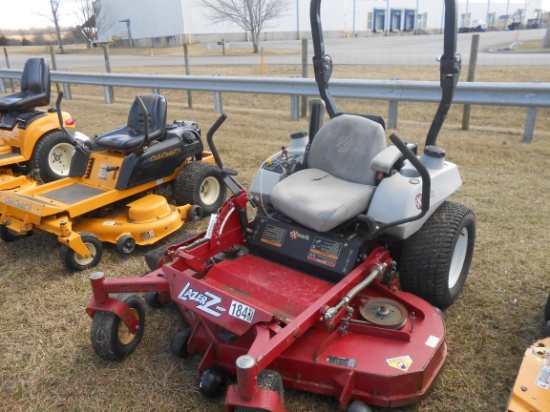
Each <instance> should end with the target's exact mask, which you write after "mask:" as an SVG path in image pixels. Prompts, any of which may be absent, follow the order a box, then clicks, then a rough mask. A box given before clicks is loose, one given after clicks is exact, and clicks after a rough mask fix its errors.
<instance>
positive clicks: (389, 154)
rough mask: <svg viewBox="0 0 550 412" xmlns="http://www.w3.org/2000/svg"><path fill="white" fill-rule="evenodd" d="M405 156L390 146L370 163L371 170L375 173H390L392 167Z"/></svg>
mask: <svg viewBox="0 0 550 412" xmlns="http://www.w3.org/2000/svg"><path fill="white" fill-rule="evenodd" d="M402 156H403V154H402V153H401V152H400V151H399V149H398V148H397V147H395V146H388V147H386V148H385V149H384V150H382V151H381V152H379V153H378V154H377V155H376V156H374V159H372V161H371V162H370V168H371V169H372V170H374V171H375V172H382V173H389V172H390V170H391V168H392V166H393V165H394V164H395V162H397V161H398V160H399V159H400V158H401V157H402Z"/></svg>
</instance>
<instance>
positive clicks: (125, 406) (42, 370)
mask: <svg viewBox="0 0 550 412" xmlns="http://www.w3.org/2000/svg"><path fill="white" fill-rule="evenodd" d="M220 69H223V68H216V69H215V70H220ZM194 70H195V71H196V72H201V71H203V72H205V73H207V72H208V71H209V70H212V69H207V68H194ZM223 70H226V69H223ZM238 70H239V74H240V75H245V74H246V73H255V71H256V70H257V68H256V67H252V66H251V67H241V68H238ZM268 70H269V71H273V74H271V73H269V74H268V75H274V74H279V75H288V73H290V72H292V70H293V68H291V67H286V68H273V67H268ZM283 70H286V72H282V71H283ZM345 70H346V69H345V68H338V67H337V68H336V70H335V73H334V77H335V78H339V77H369V76H370V78H384V79H385V78H390V77H392V76H394V75H398V74H395V73H394V69H392V68H387V67H384V68H351V69H349V70H350V71H349V72H345ZM407 71H408V72H414V73H415V75H413V76H414V77H417V78H418V79H422V80H433V79H437V69H433V70H432V71H430V70H426V69H425V68H420V69H418V70H413V69H411V68H407ZM197 74H198V73H197ZM222 74H230V73H222ZM233 74H234V73H233ZM256 74H257V73H256ZM536 76H539V77H541V76H542V77H543V78H542V79H541V80H542V81H545V82H548V81H549V80H550V79H549V78H548V77H549V76H550V75H549V74H548V71H547V70H545V68H540V67H539V68H536V67H534V68H517V69H516V68H506V69H501V68H483V69H479V70H478V74H477V76H476V78H477V79H478V80H479V81H482V80H484V79H487V80H489V79H491V80H492V81H502V80H498V79H506V78H508V79H514V81H532V80H533V79H535V78H537V77H536ZM544 76H546V78H544ZM163 92H165V93H164V94H165V95H166V96H167V100H168V102H169V115H168V119H169V121H171V120H172V119H189V120H195V121H197V122H199V124H200V125H201V126H202V128H203V133H205V132H206V130H207V129H208V127H209V126H210V125H211V124H212V123H213V122H214V121H215V119H216V118H217V115H215V114H214V113H213V110H212V107H213V106H212V97H211V95H209V94H208V93H202V94H201V93H193V99H194V108H193V109H192V110H190V109H188V108H187V106H186V95H185V93H181V92H172V91H163ZM137 93H143V91H138V90H133V89H122V88H120V89H117V90H116V91H115V94H116V101H115V103H114V104H112V105H105V104H103V100H102V98H103V92H102V90H101V88H92V87H74V88H73V98H74V99H73V100H71V101H65V102H64V106H63V107H64V109H65V110H67V111H70V112H71V114H72V115H73V117H74V118H75V119H76V122H77V126H78V129H79V130H81V131H83V132H85V133H87V134H89V135H94V134H98V133H102V132H105V131H108V130H111V129H113V128H114V127H115V126H117V125H120V124H123V123H125V121H126V118H127V113H128V109H129V105H130V103H131V101H132V99H133V96H135V94H137ZM289 104H290V102H289V99H288V97H278V96H270V97H266V96H261V95H251V94H247V95H244V94H227V95H224V109H225V112H226V113H227V114H228V116H229V118H228V120H227V121H226V123H225V124H224V125H223V126H222V128H221V129H220V131H219V132H218V135H217V136H216V140H217V142H218V145H219V150H220V153H221V155H222V157H223V159H224V163H225V164H226V166H227V167H232V168H235V169H238V170H239V179H240V180H241V182H242V183H243V184H245V185H247V186H248V185H249V184H250V183H251V181H252V178H253V176H254V173H255V170H256V169H257V168H258V167H259V165H260V163H261V161H262V160H263V159H265V158H266V157H267V156H268V155H270V154H271V153H273V152H275V151H277V150H278V149H279V148H280V146H281V145H283V144H288V142H289V134H290V133H291V132H293V131H296V130H307V121H306V120H300V121H299V122H297V123H292V122H290V119H289V118H290V113H289ZM337 104H338V106H339V108H340V110H342V111H350V112H360V113H373V114H382V115H384V116H386V113H387V110H388V109H387V103H386V102H376V101H367V102H361V101H355V100H337ZM434 113H435V105H430V104H426V105H419V104H414V103H407V104H401V105H400V106H399V125H398V130H397V131H395V132H396V133H397V134H399V135H400V136H401V138H403V139H406V140H409V141H416V142H419V143H421V144H422V143H423V141H424V138H425V135H426V133H427V130H428V128H429V122H430V121H431V118H432V116H433V114H434ZM461 114H462V107H461V106H458V105H457V106H453V108H452V109H451V111H450V113H449V116H448V119H447V121H446V124H445V126H444V128H443V130H442V132H441V135H440V138H439V140H438V144H439V145H440V146H442V147H444V148H445V149H446V151H447V159H448V160H449V161H452V162H454V163H457V164H458V165H459V168H460V172H461V175H462V178H463V180H464V186H463V188H462V190H461V191H460V192H458V193H457V194H456V195H454V196H453V199H452V200H454V201H456V202H460V203H463V204H465V205H467V206H469V207H470V208H472V209H473V210H474V212H475V213H476V216H477V240H476V250H475V254H474V260H473V264H472V268H471V271H470V275H469V278H468V280H467V282H466V286H465V288H464V291H463V293H462V295H461V296H460V298H459V299H458V301H457V302H456V303H455V304H454V305H453V306H452V307H451V308H449V309H447V310H446V311H445V322H446V328H447V342H448V345H449V355H448V358H447V362H446V364H445V366H444V368H443V370H442V372H441V375H440V377H439V378H438V379H437V382H436V385H435V387H434V388H433V390H431V391H430V393H429V394H428V396H427V397H426V398H425V399H424V400H423V401H422V402H420V403H419V404H417V405H414V406H411V407H408V408H399V409H398V410H400V411H406V412H412V411H415V412H416V411H422V412H436V411H437V412H446V411H449V412H451V411H453V412H455V411H462V412H472V411H494V410H503V409H504V408H505V405H506V402H507V399H508V396H509V393H510V390H511V387H512V385H513V382H514V378H515V374H516V372H517V369H518V367H519V364H520V362H521V360H522V357H523V352H524V350H525V349H526V348H527V346H528V345H529V344H530V343H532V342H533V341H534V340H536V339H537V338H538V337H539V336H540V334H541V329H542V308H543V305H544V303H545V301H546V297H547V296H548V292H549V290H550V279H549V277H548V269H547V254H548V244H549V243H550V231H548V227H547V225H548V224H549V223H550V221H549V219H548V204H550V189H549V185H548V181H549V180H550V168H549V167H548V157H549V156H550V120H549V119H550V110H548V109H544V110H539V114H538V120H537V127H536V131H535V137H534V140H533V143H532V144H529V145H526V144H522V143H521V139H522V133H523V127H524V123H525V116H526V109H518V108H495V107H481V106H474V107H473V108H472V119H471V122H470V125H471V128H470V130H468V131H463V130H461V129H460V119H461ZM392 132H394V131H392ZM205 225H206V221H204V220H203V221H201V222H198V223H186V224H185V225H184V227H183V230H182V231H183V232H185V231H187V232H191V233H193V232H197V231H200V230H203V229H204V228H205ZM180 234H181V233H180ZM180 234H174V235H173V236H172V237H171V239H173V238H175V237H177V236H178V235H180ZM58 246H59V245H58V243H57V241H56V239H55V238H53V237H51V236H49V235H47V234H44V233H40V232H38V233H34V235H33V236H30V237H28V238H25V239H22V240H21V241H18V242H13V243H0V256H2V259H1V260H0V334H1V339H0V399H1V400H2V401H1V403H0V410H4V411H28V410H33V411H96V410H113V411H114V410H116V411H145V410H147V411H169V410H181V411H219V410H222V405H223V398H219V399H214V400H205V399H204V398H202V397H201V396H200V394H199V393H198V389H197V382H198V375H197V366H198V362H199V360H200V359H199V357H194V358H191V359H188V360H179V359H175V358H174V357H173V356H172V355H171V354H170V351H169V343H170V339H171V338H172V337H173V336H174V335H175V333H176V332H177V331H178V330H179V329H180V328H181V326H182V324H181V318H180V316H179V314H178V312H177V311H175V310H171V309H168V310H149V311H148V313H147V324H146V329H145V335H144V338H143V341H142V342H141V344H140V346H139V347H138V348H137V349H136V351H135V353H134V354H132V356H130V357H129V358H128V359H126V360H125V361H124V362H122V363H116V364H113V363H108V362H105V361H103V360H101V359H99V358H98V357H97V356H96V355H95V354H94V352H93V351H92V349H91V345H90V341H89V333H90V332H89V331H90V325H91V319H90V318H89V317H88V316H87V315H86V313H85V307H86V305H87V303H88V302H89V299H90V298H91V289H90V285H89V276H90V274H91V273H93V272H95V271H104V272H105V273H106V276H108V277H128V276H141V275H143V274H145V273H146V272H147V269H146V266H145V262H144V259H143V254H144V253H145V252H146V251H147V250H149V249H148V248H138V249H137V250H136V251H135V252H134V253H133V254H132V255H131V256H129V257H122V256H120V255H119V254H118V253H117V251H116V249H115V247H114V246H112V245H106V247H105V253H104V257H103V259H102V261H101V262H100V264H99V265H98V267H96V268H94V269H91V270H87V271H84V272H81V273H75V274H72V273H69V272H68V271H67V270H65V269H64V268H63V267H62V264H61V262H60V260H59V256H58ZM361 350H368V348H361ZM285 405H286V407H287V410H289V411H297V412H306V411H312V410H315V411H317V412H328V411H335V410H337V402H336V401H335V400H333V399H330V398H326V397H321V396H317V395H314V394H308V393H304V392H300V391H293V390H287V391H286V392H285Z"/></svg>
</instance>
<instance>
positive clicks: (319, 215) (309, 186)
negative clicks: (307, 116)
mask: <svg viewBox="0 0 550 412" xmlns="http://www.w3.org/2000/svg"><path fill="white" fill-rule="evenodd" d="M385 147H386V135H385V133H384V129H383V128H382V126H381V125H380V124H379V123H376V122H373V121H372V120H369V119H366V118H364V117H361V116H355V115H341V116H338V117H335V118H333V119H331V120H330V121H329V122H327V123H326V124H325V125H324V126H323V127H322V128H321V129H320V130H319V131H318V132H317V134H316V135H315V138H314V139H313V143H312V145H311V148H310V151H309V157H308V168H307V169H304V170H300V171H298V172H296V173H294V174H291V175H290V176H289V177H287V178H286V179H283V180H281V181H280V182H279V183H277V184H276V185H275V187H274V188H273V191H272V193H271V200H272V202H273V206H275V209H277V210H278V211H279V212H281V213H283V214H284V215H286V216H288V217H289V218H291V219H292V220H294V221H295V222H298V223H300V224H302V225H304V226H305V227H307V228H309V229H312V230H315V231H317V232H327V231H329V230H331V229H333V228H335V227H336V226H338V225H339V224H341V223H344V222H345V221H347V220H349V219H352V218H354V217H356V216H358V215H359V214H361V213H363V212H364V211H365V210H366V209H367V207H368V205H369V202H370V199H371V197H372V195H373V193H374V190H375V178H376V172H375V171H373V170H372V169H371V168H370V165H371V161H372V159H373V158H374V157H375V156H376V155H377V154H378V153H379V152H380V151H382V150H383V149H384V148H385Z"/></svg>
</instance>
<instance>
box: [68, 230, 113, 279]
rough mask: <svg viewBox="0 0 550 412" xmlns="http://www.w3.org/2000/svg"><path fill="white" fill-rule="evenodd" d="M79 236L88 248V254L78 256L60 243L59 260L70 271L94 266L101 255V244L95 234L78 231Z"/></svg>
mask: <svg viewBox="0 0 550 412" xmlns="http://www.w3.org/2000/svg"><path fill="white" fill-rule="evenodd" d="M80 237H81V238H82V242H84V244H85V245H86V246H87V247H88V249H89V250H90V256H80V255H79V254H78V253H76V252H75V251H74V250H72V249H71V248H70V247H69V246H68V245H65V244H62V245H61V249H59V255H60V257H61V261H62V262H63V264H64V265H65V267H66V268H67V269H69V270H72V271H81V270H86V269H89V268H92V267H94V266H96V265H97V264H98V263H99V261H100V260H101V256H102V255H103V244H102V243H101V240H99V239H98V238H97V236H95V235H93V234H91V233H88V232H82V233H80Z"/></svg>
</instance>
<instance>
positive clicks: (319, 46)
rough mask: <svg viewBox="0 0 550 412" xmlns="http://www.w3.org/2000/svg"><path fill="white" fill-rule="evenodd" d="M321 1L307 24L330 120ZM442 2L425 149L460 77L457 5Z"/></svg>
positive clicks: (433, 138)
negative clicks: (436, 90) (437, 94)
mask: <svg viewBox="0 0 550 412" xmlns="http://www.w3.org/2000/svg"><path fill="white" fill-rule="evenodd" d="M321 1H322V0H311V3H310V12H309V17H310V23H311V36H312V39H313V51H314V55H313V70H314V72H315V81H316V82H317V87H318V88H319V94H320V95H321V98H322V99H323V101H324V102H325V104H326V107H327V112H328V114H329V116H330V118H333V117H334V116H336V115H337V114H338V109H337V108H336V104H335V103H334V100H333V98H332V96H331V94H330V90H329V87H328V83H329V80H330V76H331V74H332V58H331V57H330V56H329V55H328V54H326V53H325V43H324V39H323V26H322V24H321ZM444 1H445V6H444V7H445V35H444V39H443V54H442V55H441V56H440V57H439V58H438V60H439V64H440V69H439V72H440V84H441V89H442V95H441V101H440V103H439V107H438V109H437V112H436V114H435V117H434V119H433V121H432V125H431V126H430V130H429V131H428V136H427V137H426V145H435V142H436V140H437V135H438V134H439V131H440V130H441V126H443V122H444V121H445V118H446V117H447V113H448V112H449V108H450V107H451V103H452V101H453V97H454V89H455V87H456V84H457V82H458V77H459V75H460V68H461V59H460V55H459V54H457V53H456V38H457V34H456V33H457V15H458V12H457V10H458V5H457V3H456V1H455V0H444Z"/></svg>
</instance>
